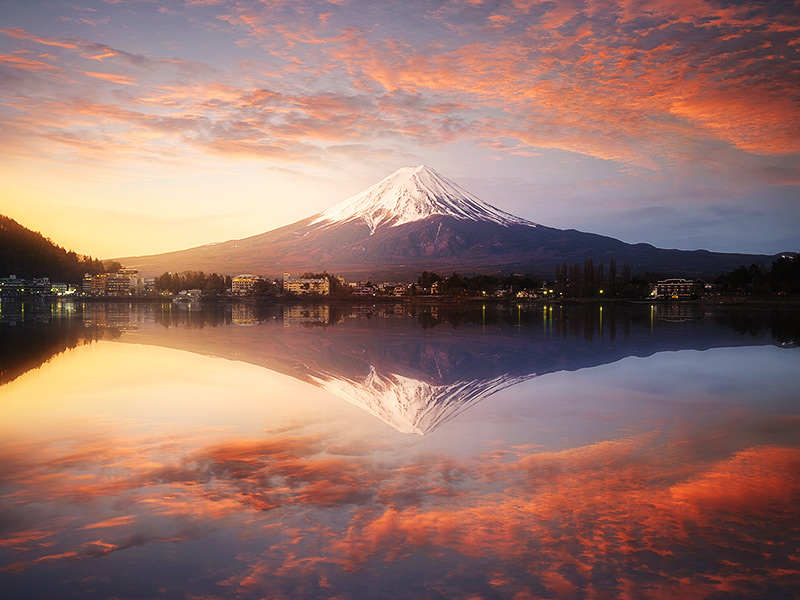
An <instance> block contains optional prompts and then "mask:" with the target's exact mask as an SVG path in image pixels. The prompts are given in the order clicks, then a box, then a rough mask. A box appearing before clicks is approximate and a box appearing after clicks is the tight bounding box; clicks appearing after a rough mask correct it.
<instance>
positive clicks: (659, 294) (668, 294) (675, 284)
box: [655, 278, 703, 300]
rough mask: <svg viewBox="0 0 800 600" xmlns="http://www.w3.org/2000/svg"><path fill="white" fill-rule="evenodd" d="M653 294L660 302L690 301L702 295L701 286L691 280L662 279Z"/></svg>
mask: <svg viewBox="0 0 800 600" xmlns="http://www.w3.org/2000/svg"><path fill="white" fill-rule="evenodd" d="M655 292H656V298H657V299H661V300H691V299H692V298H697V297H698V296H700V295H702V292H703V284H702V283H697V282H695V281H692V280H691V279H679V278H672V279H664V280H663V281H659V282H658V283H656V290H655Z"/></svg>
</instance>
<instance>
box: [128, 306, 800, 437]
mask: <svg viewBox="0 0 800 600" xmlns="http://www.w3.org/2000/svg"><path fill="white" fill-rule="evenodd" d="M254 311H255V313H254V314H253V315H252V320H255V321H256V322H257V323H258V325H257V326H255V327H247V328H243V327H216V328H215V327H205V328H203V329H199V328H198V321H199V319H198V317H197V315H195V316H194V318H195V323H194V324H192V321H191V319H187V320H186V321H185V322H183V321H182V322H177V323H176V322H174V321H173V322H170V323H169V326H171V327H173V329H172V330H171V332H170V334H169V335H167V336H164V335H161V334H159V333H158V332H157V331H156V330H153V329H152V328H151V329H148V328H146V327H143V328H142V329H141V330H140V331H139V332H135V333H131V334H126V336H125V339H129V340H131V341H139V342H143V343H153V344H159V345H167V346H170V347H175V348H182V349H185V350H192V351H195V352H202V353H205V354H211V355H216V356H222V357H226V358H231V359H235V360H243V361H246V362H250V363H253V364H257V365H261V366H264V367H267V368H269V369H272V370H275V371H278V372H281V373H284V374H287V375H291V376H293V377H296V378H298V379H302V380H303V381H307V382H309V383H311V384H313V385H316V386H318V387H321V388H324V389H325V390H327V391H329V392H331V393H332V394H334V395H336V396H338V397H339V398H342V399H344V400H347V401H348V402H351V403H353V404H355V405H357V406H359V407H361V408H363V409H364V410H366V411H367V412H369V413H371V414H373V415H375V416H377V417H378V418H380V419H382V420H383V421H384V422H386V423H388V424H389V425H391V426H392V427H394V428H395V429H397V430H399V431H403V432H410V433H418V434H424V433H428V432H430V431H433V430H434V429H436V428H437V427H439V426H440V425H442V424H443V423H445V422H447V421H448V420H450V419H452V418H453V417H455V416H456V415H458V414H459V413H461V412H462V411H463V410H465V409H466V408H468V407H469V406H471V405H472V404H474V403H475V402H478V401H480V400H482V399H484V398H486V397H488V396H490V395H492V394H494V393H496V392H498V391H499V390H502V389H505V388H507V387H509V386H512V385H515V384H517V383H519V382H522V381H525V380H527V379H530V378H531V377H534V376H536V375H543V374H546V373H552V372H556V371H564V370H568V371H571V370H577V369H582V368H586V367H591V366H597V365H601V364H607V363H610V362H615V361H617V360H620V359H622V358H625V357H627V356H649V355H652V354H655V353H657V352H662V351H668V350H684V349H697V350H705V349H708V348H714V347H726V346H748V345H760V344H771V343H774V342H773V340H772V338H771V336H770V331H772V332H773V334H774V333H775V331H776V328H782V329H786V324H787V323H789V322H793V321H791V319H792V317H791V314H792V313H781V314H780V315H777V314H776V313H775V312H774V311H772V312H769V311H767V312H765V313H763V314H757V313H753V314H750V313H748V315H749V316H748V317H746V318H747V319H748V320H749V322H750V324H751V325H752V328H751V329H752V330H751V331H749V332H748V333H747V334H742V333H741V326H740V325H741V323H740V321H741V319H742V317H741V315H740V314H738V313H733V312H727V313H725V312H719V313H718V312H706V311H704V310H703V309H699V310H698V309H697V308H693V309H688V308H687V307H686V306H679V305H671V306H652V307H651V306H650V305H646V306H642V307H631V306H619V307H613V306H606V307H603V308H600V306H598V305H596V304H591V305H589V304H587V305H576V306H571V307H570V306H548V307H546V308H545V307H541V306H539V307H537V308H535V309H523V308H521V307H519V308H518V307H516V306H510V307H496V306H495V307H493V306H487V307H485V308H484V307H481V306H477V307H474V308H463V307H462V308H460V309H459V310H457V311H452V310H446V309H445V308H443V307H439V306H433V307H416V308H414V307H405V306H398V307H384V308H380V309H374V308H371V307H370V308H364V307H361V308H358V307H347V308H344V309H341V308H340V309H337V308H335V307H330V309H329V311H326V312H325V314H324V318H317V317H319V316H320V315H322V313H321V312H320V311H319V310H317V309H311V308H307V309H304V308H298V307H296V306H295V307H290V308H287V309H282V308H281V307H261V308H258V309H254ZM259 311H260V312H259ZM306 313H308V314H306ZM298 315H299V317H300V318H299V317H298ZM781 315H782V316H781ZM311 316H313V317H314V318H310V317H311ZM793 318H794V319H795V320H796V319H797V317H796V316H795V317H793ZM213 319H216V322H219V316H216V317H213ZM213 319H212V320H213ZM326 321H327V324H326V323H325V322H326ZM251 322H252V321H251ZM756 323H760V325H758V326H756ZM176 325H177V327H175V326H176ZM185 325H186V326H185ZM734 325H738V326H739V327H738V330H737V329H735V328H734V327H733V326H734ZM770 328H772V329H770Z"/></svg>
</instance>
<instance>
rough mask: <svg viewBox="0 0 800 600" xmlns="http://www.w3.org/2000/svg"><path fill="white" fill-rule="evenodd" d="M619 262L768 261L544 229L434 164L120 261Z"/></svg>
mask: <svg viewBox="0 0 800 600" xmlns="http://www.w3.org/2000/svg"><path fill="white" fill-rule="evenodd" d="M587 258H591V259H593V260H594V261H595V262H601V261H602V262H607V261H608V260H610V259H612V258H613V259H615V260H616V261H617V262H618V263H620V264H621V263H623V262H625V263H628V264H630V265H631V268H632V269H633V271H634V272H637V271H647V270H649V271H659V272H663V273H665V274H675V275H690V276H697V275H709V276H714V275H717V274H719V273H722V272H725V271H730V270H732V269H734V268H736V267H738V266H739V265H742V264H746V265H749V264H752V263H759V262H764V263H769V262H771V260H772V257H767V256H763V255H750V254H721V253H712V252H707V251H705V250H696V251H681V250H663V249H659V248H655V247H654V246H651V245H649V244H626V243H624V242H621V241H619V240H616V239H614V238H610V237H606V236H602V235H597V234H592V233H584V232H580V231H575V230H561V229H555V228H552V227H545V226H543V225H538V224H535V223H532V222H530V221H527V220H525V219H521V218H519V217H515V216H514V215H511V214H509V213H506V212H504V211H501V210H499V209H497V208H495V207H493V206H491V205H489V204H487V203H485V202H483V201H481V200H480V199H478V198H476V197H475V196H473V195H471V194H470V193H469V192H466V191H465V190H463V189H462V188H460V187H459V186H458V185H456V184H454V183H452V182H451V181H449V180H447V179H446V178H444V177H443V176H441V175H439V174H438V173H437V172H436V171H434V170H433V169H430V168H428V167H424V166H419V167H408V168H404V169H400V170H398V171H396V172H395V173H393V174H391V175H390V176H389V177H387V178H386V179H384V180H383V181H381V182H379V183H377V184H376V185H374V186H372V187H370V188H368V189H367V190H365V191H364V192H362V193H360V194H357V195H356V196H353V197H351V198H349V199H347V200H345V201H344V202H342V203H340V204H337V205H335V206H333V207H332V208H330V209H328V210H326V211H324V212H322V213H319V214H316V215H312V216H310V217H308V218H306V219H303V220H301V221H298V222H296V223H293V224H291V225H287V226H285V227H281V228H279V229H275V230H272V231H268V232H266V233H263V234H260V235H255V236H252V237H248V238H244V239H239V240H231V241H228V242H222V243H217V244H210V245H207V246H201V247H198V248H191V249H188V250H182V251H180V252H172V253H167V254H160V255H153V256H142V257H128V258H121V259H118V260H120V262H122V263H123V264H125V265H126V266H131V267H138V268H139V269H140V270H141V271H143V272H144V273H145V274H150V275H153V274H160V273H162V272H164V271H166V270H172V271H181V270H186V269H203V270H206V271H218V272H225V273H232V272H234V271H237V272H256V273H259V274H263V275H270V276H276V275H280V274H281V273H283V272H287V271H288V272H302V271H308V270H313V271H320V270H323V269H325V270H327V271H329V272H332V273H337V274H340V275H343V276H345V277H347V278H352V279H367V278H406V279H412V278H415V277H416V276H417V275H418V274H419V273H420V272H421V271H423V270H428V271H431V270H434V271H440V272H452V271H456V270H457V271H461V272H470V271H483V272H486V271H498V270H500V271H512V272H526V273H536V274H540V275H542V276H545V277H552V275H553V271H554V269H555V267H556V266H557V265H560V264H562V263H563V262H564V261H566V262H568V263H570V264H572V263H576V262H578V263H582V262H583V261H584V260H585V259H587Z"/></svg>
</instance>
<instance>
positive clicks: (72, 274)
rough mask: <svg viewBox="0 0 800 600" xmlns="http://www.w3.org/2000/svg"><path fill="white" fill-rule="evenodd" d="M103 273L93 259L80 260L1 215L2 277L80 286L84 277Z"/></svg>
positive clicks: (0, 270)
mask: <svg viewBox="0 0 800 600" xmlns="http://www.w3.org/2000/svg"><path fill="white" fill-rule="evenodd" d="M102 270H103V265H102V263H100V261H98V260H92V259H91V257H81V258H79V257H78V255H76V254H75V253H74V252H72V251H70V252H67V251H66V250H65V249H64V248H62V247H61V246H57V245H56V244H54V243H53V242H51V241H50V240H49V239H47V238H46V237H44V236H43V235H42V234H41V233H39V232H38V231H31V230H30V229H28V228H27V227H23V226H22V225H20V224H19V223H17V222H16V221H15V220H14V219H11V218H9V217H6V216H4V215H0V277H8V276H9V275H16V276H17V277H18V278H20V279H32V278H34V277H49V278H50V279H51V280H52V281H62V282H67V283H78V282H80V281H81V279H82V278H83V274H84V273H86V272H91V273H96V272H102Z"/></svg>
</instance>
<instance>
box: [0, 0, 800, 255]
mask: <svg viewBox="0 0 800 600" xmlns="http://www.w3.org/2000/svg"><path fill="white" fill-rule="evenodd" d="M0 15H2V17H0V213H1V214H5V215H7V216H10V217H12V218H14V219H16V220H17V221H18V222H20V223H21V224H22V225H25V226H26V227H29V228H31V229H34V230H38V231H40V232H42V234H43V235H45V236H47V237H49V238H51V239H52V240H53V241H55V242H56V243H58V244H60V245H62V246H65V247H67V248H69V249H73V250H75V251H76V252H78V253H81V254H90V255H92V256H96V257H100V258H111V257H117V256H126V255H127V256H129V255H140V254H151V253H158V252H165V251H172V250H179V249H183V248H187V247H192V246H197V245H201V244H206V243H211V242H216V241H224V240H228V239H235V238H241V237H246V236H249V235H255V234H258V233H262V232H264V231H268V230H270V229H273V228H275V227H279V226H282V225H285V224H288V223H292V222H294V221H297V220H300V219H302V218H305V217H307V216H310V215H312V214H315V213H317V212H320V211H322V210H324V209H326V208H328V207H330V206H332V205H333V204H336V203H338V202H340V201H342V200H344V199H345V198H347V197H349V196H351V195H353V194H356V193H358V192H360V191H362V190H363V189H364V188H366V187H368V186H370V185H372V184H374V183H376V182H377V181H379V180H380V179H382V178H384V177H385V176H387V175H389V174H390V173H391V172H393V171H395V170H396V169H398V168H400V167H404V166H413V165H419V164H426V165H428V166H430V167H432V168H434V169H436V170H437V171H439V172H440V173H441V174H442V175H444V176H445V177H448V178H449V179H451V180H453V181H455V182H456V183H458V184H459V185H461V186H462V187H464V188H465V189H467V190H469V191H470V192H472V193H473V194H475V195H477V196H478V197H479V198H481V199H482V200H485V201H486V202H489V203H490V204H492V205H494V206H496V207H498V208H500V209H502V210H505V211H507V212H511V213H513V214H516V215H518V216H521V217H524V218H526V219H529V220H531V221H534V222H537V223H541V224H543V225H548V226H552V227H559V228H564V229H568V228H575V229H579V230H582V231H590V232H594V233H601V234H605V235H610V236H613V237H617V238H619V239H622V240H624V241H626V242H631V243H635V242H641V241H644V242H649V243H652V244H654V245H657V246H660V247H667V248H681V249H696V248H705V249H708V250H714V251H725V252H753V253H767V254H773V253H777V252H781V251H791V250H794V251H797V250H800V0H795V1H791V0H765V1H762V2H757V1H744V2H741V1H738V0H616V1H615V0H559V1H558V2H553V1H540V0H511V1H508V2H501V1H489V0H447V1H441V2H434V1H418V0H403V1H400V2H395V1H389V0H387V1H384V2H371V1H364V0H328V1H314V2H311V1H307V0H272V1H268V0H260V1H258V0H169V1H167V0H93V1H85V2H83V1H80V0H75V1H70V2H60V1H57V0H51V1H38V0H0Z"/></svg>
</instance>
